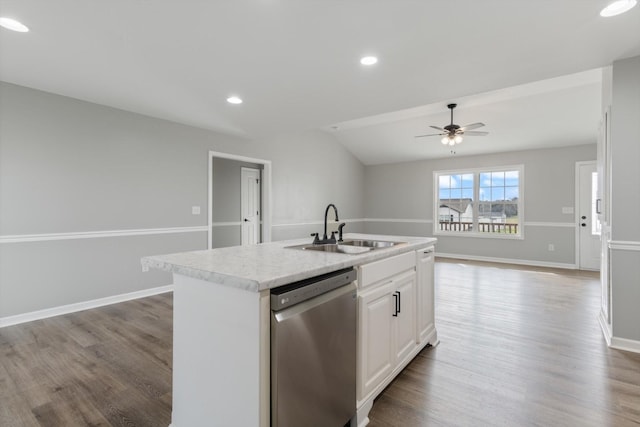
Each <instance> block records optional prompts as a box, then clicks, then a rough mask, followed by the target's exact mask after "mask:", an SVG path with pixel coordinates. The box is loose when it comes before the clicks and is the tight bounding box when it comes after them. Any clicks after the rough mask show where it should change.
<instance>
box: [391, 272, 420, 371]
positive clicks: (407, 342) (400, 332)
mask: <svg viewBox="0 0 640 427" xmlns="http://www.w3.org/2000/svg"><path fill="white" fill-rule="evenodd" d="M392 283H393V284H394V286H393V288H394V292H393V298H394V304H396V307H395V308H394V314H395V315H392V317H391V320H392V323H393V326H394V331H393V332H394V333H393V337H392V341H391V342H392V346H391V347H392V348H393V349H394V351H393V353H394V366H398V365H400V364H401V363H402V362H404V361H405V360H406V359H407V358H408V357H409V356H410V355H411V351H412V350H413V349H414V348H415V347H416V344H417V341H416V337H417V334H416V272H415V271H414V270H411V271H408V272H406V273H403V274H401V275H399V276H396V277H395V279H394V280H393V282H392Z"/></svg>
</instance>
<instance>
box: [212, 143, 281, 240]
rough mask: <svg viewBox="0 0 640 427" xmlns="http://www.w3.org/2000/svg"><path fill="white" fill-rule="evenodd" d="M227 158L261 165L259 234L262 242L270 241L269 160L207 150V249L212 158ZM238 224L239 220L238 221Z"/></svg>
mask: <svg viewBox="0 0 640 427" xmlns="http://www.w3.org/2000/svg"><path fill="white" fill-rule="evenodd" d="M214 158H220V159H228V160H236V161H239V162H246V163H255V164H258V165H262V167H263V169H262V180H261V182H260V192H261V195H262V197H261V199H262V200H261V202H260V205H261V211H262V221H261V223H260V226H261V236H262V242H270V241H271V160H264V159H255V158H253V157H245V156H240V155H237V154H229V153H222V152H218V151H209V157H208V163H209V177H208V178H207V179H208V183H209V184H208V188H207V199H208V212H207V217H208V218H207V249H211V244H212V227H213V200H212V197H211V190H212V188H213V159H214ZM238 224H240V222H239V221H238Z"/></svg>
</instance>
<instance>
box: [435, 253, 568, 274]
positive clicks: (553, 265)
mask: <svg viewBox="0 0 640 427" xmlns="http://www.w3.org/2000/svg"><path fill="white" fill-rule="evenodd" d="M436 257H442V258H455V259H464V260H469V261H486V262H497V263H500V264H519V265H530V266H533V267H550V268H564V269H568V270H575V269H576V268H577V267H576V265H575V264H565V263H561V262H548V261H536V260H526V259H511V258H494V257H487V256H477V255H462V254H447V253H442V252H438V251H436Z"/></svg>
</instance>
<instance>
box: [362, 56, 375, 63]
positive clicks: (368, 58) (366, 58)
mask: <svg viewBox="0 0 640 427" xmlns="http://www.w3.org/2000/svg"><path fill="white" fill-rule="evenodd" d="M377 62H378V58H376V57H375V56H363V57H362V58H360V63H361V64H362V65H373V64H376V63H377Z"/></svg>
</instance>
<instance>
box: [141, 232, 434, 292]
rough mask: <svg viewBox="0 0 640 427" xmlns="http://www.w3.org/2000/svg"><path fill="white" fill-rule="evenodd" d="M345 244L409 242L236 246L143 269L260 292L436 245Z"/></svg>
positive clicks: (411, 240)
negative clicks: (336, 248) (344, 249)
mask: <svg viewBox="0 0 640 427" xmlns="http://www.w3.org/2000/svg"><path fill="white" fill-rule="evenodd" d="M344 239H345V240H347V239H370V240H384V241H394V242H406V244H403V245H396V246H392V247H390V248H384V249H375V250H372V251H368V252H365V253H362V254H357V255H352V254H343V253H332V252H319V251H311V250H300V249H292V248H288V247H287V246H293V245H300V244H305V243H311V239H309V238H306V239H297V240H286V241H279V242H271V243H262V244H259V245H248V246H233V247H229V248H220V249H210V250H203V251H192V252H181V253H175V254H168V255H157V256H147V257H144V258H142V261H141V262H142V267H143V269H145V270H146V269H149V268H154V269H159V270H164V271H169V272H172V273H174V274H180V275H183V276H189V277H193V278H196V279H201V280H205V281H209V282H213V283H216V284H220V285H225V286H232V287H236V288H241V289H245V290H247V291H252V292H258V291H261V290H264V289H270V288H275V287H278V286H281V285H286V284H288V283H292V282H297V281H298V280H303V279H307V278H309V277H313V276H318V275H321V274H324V273H330V272H332V271H336V270H340V269H342V268H348V267H352V266H354V265H361V264H366V263H369V262H372V261H376V260H379V259H382V258H387V257H389V256H393V255H398V254H401V253H405V252H409V251H415V250H417V249H420V248H424V247H427V246H430V245H433V244H434V243H435V242H436V240H437V239H435V238H431V237H409V236H387V235H373V234H356V233H347V234H345V236H344Z"/></svg>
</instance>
